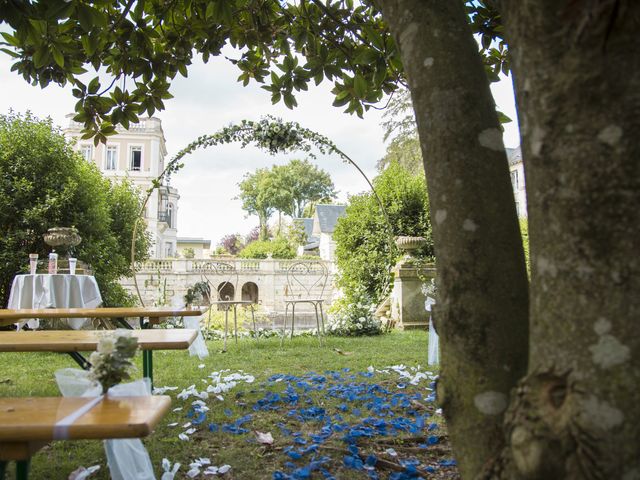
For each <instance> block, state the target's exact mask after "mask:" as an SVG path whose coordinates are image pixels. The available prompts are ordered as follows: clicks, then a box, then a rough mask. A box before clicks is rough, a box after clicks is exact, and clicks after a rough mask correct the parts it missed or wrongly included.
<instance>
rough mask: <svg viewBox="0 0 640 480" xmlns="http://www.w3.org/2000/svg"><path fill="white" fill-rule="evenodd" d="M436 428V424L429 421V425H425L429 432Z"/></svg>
mask: <svg viewBox="0 0 640 480" xmlns="http://www.w3.org/2000/svg"><path fill="white" fill-rule="evenodd" d="M436 428H438V424H437V423H430V424H429V426H428V427H427V430H428V431H429V432H431V431H433V430H435V429H436Z"/></svg>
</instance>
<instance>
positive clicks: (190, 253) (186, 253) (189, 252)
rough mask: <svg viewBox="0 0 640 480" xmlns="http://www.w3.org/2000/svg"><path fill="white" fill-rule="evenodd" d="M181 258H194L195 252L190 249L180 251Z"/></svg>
mask: <svg viewBox="0 0 640 480" xmlns="http://www.w3.org/2000/svg"><path fill="white" fill-rule="evenodd" d="M182 256H183V257H184V258H195V256H196V251H195V250H194V249H193V248H191V247H187V248H185V249H184V250H182Z"/></svg>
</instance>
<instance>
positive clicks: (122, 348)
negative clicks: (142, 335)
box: [89, 329, 138, 394]
mask: <svg viewBox="0 0 640 480" xmlns="http://www.w3.org/2000/svg"><path fill="white" fill-rule="evenodd" d="M137 350H138V339H137V338H136V337H133V336H132V335H131V331H130V330H124V329H118V330H116V331H115V332H113V333H111V334H108V335H105V336H104V337H102V338H101V339H100V341H99V342H98V349H97V351H95V352H93V353H92V354H91V356H90V357H89V362H91V365H92V366H91V370H90V372H89V376H90V378H91V379H92V380H95V381H97V382H98V383H100V385H101V386H102V393H103V394H105V393H107V391H108V390H109V388H111V387H113V386H114V385H117V384H119V383H121V382H122V381H123V380H128V379H129V378H131V372H132V371H133V370H134V369H135V366H134V365H133V362H132V360H131V359H132V358H133V357H134V355H135V354H136V351H137Z"/></svg>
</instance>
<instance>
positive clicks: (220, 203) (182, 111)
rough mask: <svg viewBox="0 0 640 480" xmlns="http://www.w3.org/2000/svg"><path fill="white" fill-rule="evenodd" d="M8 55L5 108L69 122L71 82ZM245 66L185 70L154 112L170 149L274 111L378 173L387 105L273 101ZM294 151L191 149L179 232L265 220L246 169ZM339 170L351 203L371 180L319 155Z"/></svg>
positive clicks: (507, 94) (0, 101) (514, 137)
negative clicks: (39, 75) (250, 197)
mask: <svg viewBox="0 0 640 480" xmlns="http://www.w3.org/2000/svg"><path fill="white" fill-rule="evenodd" d="M10 68H11V64H10V62H9V58H8V56H7V55H5V54H3V53H1V52H0V113H3V114H6V113H7V112H8V111H9V109H13V110H14V111H16V112H25V111H27V110H30V111H31V112H32V113H34V114H35V115H36V116H38V117H40V118H45V117H47V116H50V117H51V118H52V119H53V121H54V123H55V124H57V125H59V126H61V127H65V126H66V125H67V119H65V115H66V114H68V113H72V112H73V107H74V105H75V102H76V99H74V98H73V97H72V95H71V89H70V88H69V87H67V88H65V89H63V88H60V87H58V86H56V85H53V84H52V85H49V86H48V87H47V88H46V89H44V90H42V89H40V88H39V87H33V86H31V85H29V84H28V83H26V82H25V81H24V80H23V79H22V77H20V76H19V75H17V74H15V73H14V72H11V71H10ZM238 75H239V71H238V70H237V68H236V67H235V66H233V65H232V64H230V63H229V62H228V61H226V60H224V59H221V58H216V59H213V60H211V61H209V63H207V64H203V63H202V62H200V61H195V62H194V64H193V65H192V66H191V67H190V69H189V77H188V78H183V77H177V78H176V79H175V81H174V82H173V85H172V88H171V93H172V94H173V95H174V98H173V99H171V100H168V101H166V102H165V107H166V108H165V110H164V111H162V112H156V113H155V115H154V116H156V117H158V118H160V119H161V120H162V127H163V130H164V134H165V137H166V142H167V150H168V156H167V159H171V158H172V157H173V155H174V154H175V153H177V152H178V151H179V150H181V149H182V148H184V147H185V146H186V145H187V144H189V143H190V142H192V141H193V140H195V139H196V138H197V137H198V136H200V135H205V134H209V133H214V132H216V131H217V130H219V129H220V128H222V127H224V126H226V125H229V124H231V123H237V122H239V121H240V120H243V119H247V120H258V119H260V118H261V117H263V116H265V115H267V114H270V115H273V116H275V117H279V118H282V119H283V120H284V121H296V122H298V123H300V125H301V126H303V127H305V128H308V129H310V130H313V131H315V132H318V133H320V134H322V135H324V136H326V137H328V138H329V139H330V140H332V141H333V142H334V143H335V144H336V145H337V147H338V148H339V149H341V150H342V151H343V152H345V153H346V154H347V155H349V156H350V157H351V158H352V159H353V160H354V161H355V162H356V163H357V164H358V165H359V166H360V167H361V168H362V169H363V170H364V172H365V173H366V175H367V176H369V178H373V177H374V176H375V175H376V168H375V165H376V162H377V161H378V160H379V159H380V158H382V157H383V156H384V153H385V144H384V142H383V129H382V127H381V126H380V123H381V119H382V111H379V110H374V109H370V110H369V111H368V112H366V113H365V115H364V119H360V118H358V117H357V116H355V115H349V114H345V113H343V112H342V110H343V109H344V107H343V108H335V107H333V106H332V105H331V104H332V102H333V95H332V94H331V93H330V90H331V85H330V84H329V83H326V82H325V83H322V84H321V85H320V86H318V87H314V86H313V85H310V88H309V91H308V92H299V93H298V95H297V97H296V98H297V101H298V107H297V108H295V109H294V110H289V109H287V108H286V107H285V106H284V104H281V103H280V104H278V105H272V104H271V100H270V94H269V92H267V91H265V90H263V89H261V88H260V87H259V85H257V84H255V83H251V84H249V85H248V86H247V87H243V86H242V84H241V83H239V82H237V81H236V79H237V77H238ZM492 92H493V95H494V98H495V100H496V105H497V106H498V108H499V109H500V110H501V111H503V112H504V113H505V114H506V115H508V116H509V117H510V118H512V119H514V121H513V122H512V123H510V124H506V125H505V134H504V143H505V146H507V147H515V146H517V145H518V144H519V135H518V127H517V122H516V121H515V119H516V112H515V106H514V99H513V89H512V86H511V80H510V79H508V78H505V79H503V81H501V82H499V83H497V84H494V85H493V86H492ZM292 158H305V155H304V153H303V152H299V153H296V152H293V153H290V154H287V155H278V156H271V155H269V154H268V153H266V152H263V151H261V150H258V149H256V148H253V147H247V148H245V149H242V148H240V146H239V145H237V144H231V145H224V146H216V147H210V148H209V149H206V150H199V151H196V152H194V153H193V154H191V155H190V156H189V157H187V158H186V159H185V161H184V163H185V167H184V168H183V169H182V170H181V171H179V172H178V173H177V174H176V175H174V176H173V178H172V179H171V185H172V186H174V187H176V188H177V189H178V191H179V194H180V200H179V203H178V216H177V218H178V236H179V237H202V238H205V239H208V240H211V241H212V246H215V245H216V244H217V242H218V241H219V239H220V238H221V237H222V236H224V235H226V234H229V233H240V234H243V235H244V234H246V233H248V232H249V231H250V230H251V229H252V228H253V227H255V226H256V225H257V224H258V219H257V217H247V216H246V213H245V212H244V211H243V210H242V208H241V202H240V200H237V199H235V197H236V196H237V194H238V187H237V185H238V183H239V182H240V181H241V180H242V177H243V175H245V174H246V173H249V172H252V171H254V170H255V169H256V168H260V167H268V166H271V165H273V164H283V163H287V162H288V161H289V160H290V159H292ZM311 161H312V162H313V163H315V164H317V165H318V166H319V167H320V168H322V169H324V170H326V171H327V172H329V174H330V175H331V177H332V179H333V182H334V184H335V186H336V189H337V190H338V201H340V202H346V201H347V199H348V196H349V195H353V194H357V193H360V192H363V191H365V190H366V189H367V185H366V183H365V181H364V179H362V177H360V175H359V174H358V173H357V171H356V170H355V168H354V167H352V166H350V165H348V164H345V163H343V162H342V161H341V160H339V159H338V158H336V157H332V156H322V155H320V154H318V156H317V159H315V160H314V159H311Z"/></svg>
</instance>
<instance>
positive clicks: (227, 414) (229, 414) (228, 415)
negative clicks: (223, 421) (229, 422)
mask: <svg viewBox="0 0 640 480" xmlns="http://www.w3.org/2000/svg"><path fill="white" fill-rule="evenodd" d="M223 413H224V414H225V416H227V417H231V416H232V415H233V412H232V411H231V409H230V408H225V409H224V411H223Z"/></svg>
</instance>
